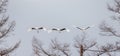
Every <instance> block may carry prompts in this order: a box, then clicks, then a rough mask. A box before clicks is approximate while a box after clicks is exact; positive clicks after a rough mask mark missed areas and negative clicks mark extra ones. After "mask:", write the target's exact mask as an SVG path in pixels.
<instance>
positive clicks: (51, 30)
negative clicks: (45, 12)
mask: <svg viewBox="0 0 120 56" xmlns="http://www.w3.org/2000/svg"><path fill="white" fill-rule="evenodd" d="M91 27H93V26H88V27H85V28H81V27H75V28H77V29H79V30H81V31H85V30H87V29H89V28H91ZM34 30H35V31H37V32H38V33H39V30H43V31H47V32H48V33H50V32H53V31H57V32H63V31H66V32H70V29H67V28H52V29H50V30H49V29H47V28H45V27H31V28H29V29H28V31H34Z"/></svg>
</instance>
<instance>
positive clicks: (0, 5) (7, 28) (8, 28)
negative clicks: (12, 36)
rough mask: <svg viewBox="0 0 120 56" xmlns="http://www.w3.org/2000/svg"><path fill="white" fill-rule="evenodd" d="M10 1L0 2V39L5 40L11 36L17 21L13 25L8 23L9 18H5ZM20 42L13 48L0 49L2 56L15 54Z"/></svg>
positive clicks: (0, 0) (2, 0) (3, 0)
mask: <svg viewBox="0 0 120 56" xmlns="http://www.w3.org/2000/svg"><path fill="white" fill-rule="evenodd" d="M7 3H8V0H0V39H4V38H6V37H8V36H9V33H11V32H12V31H13V30H14V27H15V21H12V22H11V23H10V22H9V21H8V19H9V16H5V15H4V14H5V12H6V6H7ZM19 44H20V41H19V42H17V43H16V44H15V45H14V46H13V47H10V48H5V49H3V48H2V49H1V48H0V56H9V53H11V52H13V51H14V50H15V49H16V48H18V46H19Z"/></svg>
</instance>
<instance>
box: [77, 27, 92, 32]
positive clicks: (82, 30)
mask: <svg viewBox="0 0 120 56" xmlns="http://www.w3.org/2000/svg"><path fill="white" fill-rule="evenodd" d="M76 28H77V29H80V30H82V31H83V30H87V29H89V28H90V27H89V26H88V27H86V28H80V27H76Z"/></svg>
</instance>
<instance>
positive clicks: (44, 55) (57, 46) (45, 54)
mask: <svg viewBox="0 0 120 56" xmlns="http://www.w3.org/2000/svg"><path fill="white" fill-rule="evenodd" d="M32 43H33V44H32V46H33V50H34V53H35V54H36V55H37V56H70V55H71V54H70V49H69V44H67V43H59V41H58V40H57V39H54V40H51V43H50V48H48V49H46V48H43V45H42V43H41V42H40V41H39V40H37V39H36V38H33V41H32Z"/></svg>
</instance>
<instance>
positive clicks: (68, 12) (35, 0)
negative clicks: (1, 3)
mask: <svg viewBox="0 0 120 56" xmlns="http://www.w3.org/2000/svg"><path fill="white" fill-rule="evenodd" d="M110 2H111V0H10V1H9V4H8V14H9V16H10V20H15V21H16V27H15V31H14V34H15V35H14V37H15V38H17V39H20V40H22V43H21V45H20V48H19V49H18V50H16V54H14V56H30V55H31V54H32V48H31V39H32V37H33V36H36V37H37V38H39V39H40V40H41V41H43V42H46V43H47V42H49V41H50V39H52V38H54V37H57V38H59V39H60V40H62V41H64V42H65V41H66V42H71V41H73V39H74V37H75V36H76V35H79V33H78V32H79V31H77V29H75V28H73V27H72V26H73V25H76V26H81V27H82V26H85V27H86V26H90V25H96V27H97V26H98V24H99V23H100V22H101V21H102V20H104V19H106V18H109V16H110V13H109V11H108V10H107V6H106V4H107V3H110ZM32 26H33V27H34V26H45V27H48V28H52V27H60V28H62V27H66V28H69V29H71V32H70V33H65V32H64V33H61V34H59V33H57V32H53V33H50V34H48V33H47V32H40V33H39V34H36V32H27V29H28V28H29V27H32ZM91 30H93V31H94V32H97V31H96V30H94V29H91ZM93 35H94V34H93ZM95 36H97V35H94V37H95Z"/></svg>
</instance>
